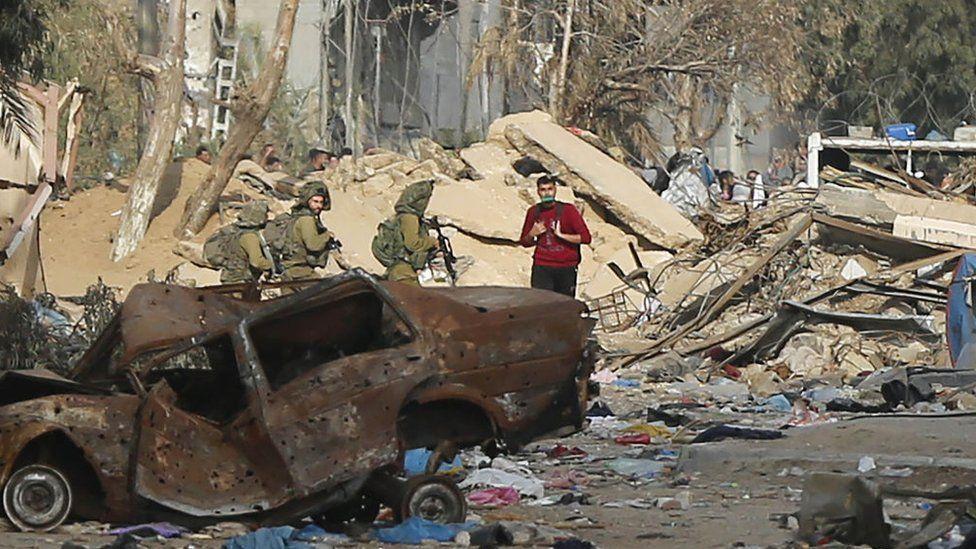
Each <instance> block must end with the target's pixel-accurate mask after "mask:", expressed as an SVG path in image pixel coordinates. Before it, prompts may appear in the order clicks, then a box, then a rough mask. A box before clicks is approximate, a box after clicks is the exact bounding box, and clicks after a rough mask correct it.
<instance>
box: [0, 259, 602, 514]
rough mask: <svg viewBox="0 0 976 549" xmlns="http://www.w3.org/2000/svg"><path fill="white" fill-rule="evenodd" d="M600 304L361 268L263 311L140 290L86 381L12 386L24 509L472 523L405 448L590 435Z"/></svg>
mask: <svg viewBox="0 0 976 549" xmlns="http://www.w3.org/2000/svg"><path fill="white" fill-rule="evenodd" d="M582 313H583V305H582V304H581V303H580V302H578V301H576V300H573V299H570V298H567V297H564V296H561V295H558V294H555V293H550V292H544V291H538V290H531V289H517V288H450V289H448V288H445V289H419V288H413V287H410V286H406V285H401V284H397V283H386V282H378V281H376V280H375V279H374V278H373V277H371V276H370V275H368V274H366V273H363V272H361V271H351V272H349V273H346V274H344V275H341V276H338V277H334V278H331V279H327V280H325V281H323V282H320V283H317V284H316V285H314V286H311V287H309V288H307V289H305V290H303V291H301V292H298V293H296V294H293V295H290V296H287V297H283V298H279V299H275V300H271V301H266V302H260V303H250V302H246V301H241V300H237V299H234V298H232V297H229V296H227V295H224V294H223V293H221V291H220V289H219V288H217V289H190V288H183V287H178V286H168V285H162V284H144V285H140V286H137V287H135V288H134V289H133V290H132V292H131V293H130V295H129V297H128V299H127V300H126V301H125V303H124V304H123V306H122V309H121V311H120V312H119V314H118V316H117V317H116V318H115V320H114V321H113V322H112V324H111V325H110V326H109V327H108V328H107V329H106V330H105V332H104V333H102V335H101V336H100V338H99V339H98V340H97V341H96V343H95V344H94V345H93V346H92V348H91V349H89V350H88V352H87V353H86V354H85V356H84V357H83V358H82V359H81V361H80V362H79V364H78V366H77V367H76V369H75V370H74V371H73V372H72V374H71V375H70V376H69V378H67V379H66V378H60V377H58V376H54V375H53V374H49V373H47V372H44V371H28V372H7V373H6V374H3V375H2V377H0V443H2V445H0V482H2V485H3V486H4V490H3V503H4V510H5V512H6V515H7V516H8V517H9V518H10V520H11V521H12V522H13V523H14V524H15V525H16V526H18V527H19V528H21V529H23V530H47V529H51V528H54V527H56V526H57V525H59V524H60V523H61V522H63V521H64V520H65V519H66V518H67V516H68V515H69V514H71V515H74V516H77V517H79V518H84V519H93V520H101V521H111V522H139V521H145V520H170V521H173V522H178V523H181V524H186V525H199V524H205V523H208V522H217V521H222V520H228V519H229V518H234V520H241V521H249V522H253V523H259V524H260V523H281V522H286V521H293V520H296V519H300V518H302V517H307V516H311V517H317V518H318V519H320V520H323V521H327V522H329V521H332V522H342V521H345V520H351V519H365V520H369V521H371V520H372V519H373V518H375V516H376V513H377V511H378V508H379V504H380V502H382V503H385V504H387V505H389V506H390V507H392V508H393V510H394V511H395V513H396V515H397V516H398V517H401V518H404V517H407V516H411V515H420V516H423V517H424V518H428V519H431V520H435V521H442V522H450V521H457V520H462V519H463V517H464V513H465V503H464V497H463V495H461V494H460V492H459V491H458V489H457V487H456V486H455V485H454V482H453V481H452V480H450V479H449V478H446V477H440V476H436V475H424V476H420V477H414V478H412V479H410V480H402V479H400V478H399V476H398V473H399V470H400V467H401V465H402V459H403V453H404V451H405V450H406V449H410V448H418V447H427V448H431V449H435V452H434V456H433V457H432V458H431V464H430V466H429V468H428V469H429V471H430V472H433V471H434V470H435V469H436V466H437V464H438V463H439V462H440V458H442V457H448V458H449V457H451V454H452V453H454V452H456V451H457V450H458V449H459V448H463V447H469V446H473V445H479V444H480V445H488V446H489V447H492V446H493V447H497V448H501V449H504V448H517V447H519V446H521V445H524V444H526V443H528V442H530V441H533V440H537V439H539V438H542V437H545V436H547V435H553V434H568V433H570V432H573V431H575V430H578V429H580V428H581V427H582V425H583V421H584V414H585V409H586V407H585V404H586V399H587V396H588V395H587V391H588V386H587V383H588V378H589V374H590V372H591V370H592V367H593V364H592V356H591V353H590V352H589V350H588V344H587V340H588V337H589V335H590V331H591V329H592V327H593V323H592V320H590V319H587V318H585V317H583V316H582Z"/></svg>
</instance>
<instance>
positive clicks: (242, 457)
mask: <svg viewBox="0 0 976 549" xmlns="http://www.w3.org/2000/svg"><path fill="white" fill-rule="evenodd" d="M236 363H237V361H236V358H235V352H234V348H233V345H232V343H231V339H230V337H229V336H223V337H221V338H217V339H215V340H212V341H209V342H207V343H203V344H200V345H196V346H193V347H190V348H189V349H186V350H184V351H181V352H177V353H175V354H172V355H171V356H168V357H162V358H161V359H159V364H157V365H156V366H154V369H153V371H154V372H161V374H160V375H162V376H163V377H162V378H161V379H159V380H158V381H157V382H156V383H155V384H154V385H153V386H152V387H151V389H150V390H149V392H148V394H147V395H146V397H145V400H144V402H143V405H142V407H141V409H140V413H139V435H138V436H139V440H138V443H137V448H136V453H135V456H134V459H135V476H134V480H133V483H134V491H135V493H136V494H138V495H139V496H142V497H144V498H146V499H149V500H152V501H154V502H156V503H158V504H160V505H163V506H165V507H168V508H170V509H174V510H177V511H181V512H184V513H187V514H190V515H194V516H232V515H240V514H246V513H253V512H256V511H262V510H265V509H269V508H272V507H275V506H277V505H279V504H280V503H281V502H282V501H283V500H284V498H285V497H286V492H287V490H286V486H285V484H286V482H282V481H281V479H280V478H278V477H280V468H272V469H273V471H272V472H273V474H272V475H270V476H269V474H267V471H268V469H269V467H267V466H263V467H260V468H259V467H257V466H256V464H255V459H254V457H253V455H251V456H249V455H248V452H245V451H242V447H241V446H242V445H241V441H240V439H239V437H237V436H233V433H232V432H230V431H234V430H238V431H240V432H246V425H248V424H253V423H254V421H253V420H252V418H253V414H254V411H253V409H252V407H251V406H249V404H248V403H249V399H248V398H247V393H246V390H245V389H244V384H242V383H240V379H239V378H237V377H236V376H237V368H236ZM208 368H209V369H210V371H208V370H207V369H208ZM231 375H233V376H234V378H233V379H231V377H230V376H231ZM234 379H236V381H237V383H234ZM170 380H172V381H173V383H174V384H175V385H176V386H177V388H176V389H174V387H173V386H171V385H170ZM229 432H230V433H229ZM228 435H229V436H228ZM265 447H267V445H265ZM276 475H277V477H276Z"/></svg>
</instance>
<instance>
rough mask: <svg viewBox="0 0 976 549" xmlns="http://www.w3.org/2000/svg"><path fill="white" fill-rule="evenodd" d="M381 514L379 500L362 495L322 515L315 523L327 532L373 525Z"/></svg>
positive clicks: (316, 518)
mask: <svg viewBox="0 0 976 549" xmlns="http://www.w3.org/2000/svg"><path fill="white" fill-rule="evenodd" d="M379 514H380V502H379V500H377V499H375V498H372V497H370V496H369V495H367V494H366V493H360V494H359V495H357V496H356V497H354V498H353V499H351V500H349V501H347V502H345V503H343V504H341V505H337V506H335V507H333V508H331V509H328V510H327V511H325V512H324V513H320V514H319V515H317V516H316V517H315V522H316V523H317V524H318V525H319V526H322V527H323V528H325V529H326V530H331V529H334V528H340V529H341V528H342V527H343V526H345V525H347V524H373V522H375V521H376V517H377V516H379Z"/></svg>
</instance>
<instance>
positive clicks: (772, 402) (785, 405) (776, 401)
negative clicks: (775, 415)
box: [763, 395, 793, 413]
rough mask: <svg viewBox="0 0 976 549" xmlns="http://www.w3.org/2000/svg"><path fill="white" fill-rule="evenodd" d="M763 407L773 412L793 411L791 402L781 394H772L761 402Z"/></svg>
mask: <svg viewBox="0 0 976 549" xmlns="http://www.w3.org/2000/svg"><path fill="white" fill-rule="evenodd" d="M763 407H764V408H766V409H769V410H773V411H775V412H783V413H789V412H791V411H793V403H792V402H790V400H789V399H788V398H786V397H785V396H783V395H774V396H771V397H769V398H767V399H766V400H765V402H763Z"/></svg>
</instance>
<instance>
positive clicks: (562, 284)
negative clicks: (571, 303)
mask: <svg viewBox="0 0 976 549" xmlns="http://www.w3.org/2000/svg"><path fill="white" fill-rule="evenodd" d="M532 287H533V288H537V289H539V290H549V291H551V292H558V293H560V294H563V295H568V296H569V297H576V267H546V266H545V265H533V266H532Z"/></svg>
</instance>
